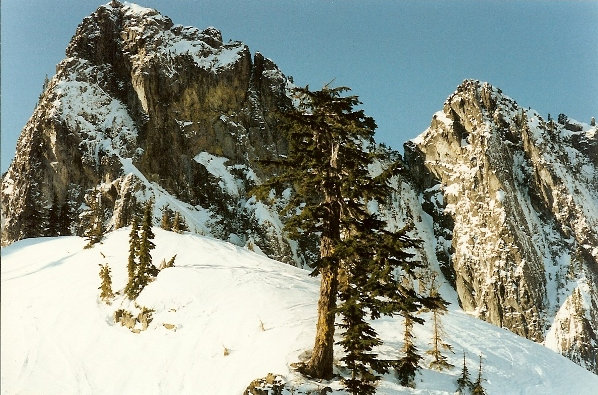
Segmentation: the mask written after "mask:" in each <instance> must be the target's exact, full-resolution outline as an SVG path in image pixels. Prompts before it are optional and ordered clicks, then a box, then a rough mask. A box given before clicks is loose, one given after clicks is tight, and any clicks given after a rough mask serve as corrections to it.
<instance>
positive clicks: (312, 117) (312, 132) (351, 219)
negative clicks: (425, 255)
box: [257, 86, 421, 393]
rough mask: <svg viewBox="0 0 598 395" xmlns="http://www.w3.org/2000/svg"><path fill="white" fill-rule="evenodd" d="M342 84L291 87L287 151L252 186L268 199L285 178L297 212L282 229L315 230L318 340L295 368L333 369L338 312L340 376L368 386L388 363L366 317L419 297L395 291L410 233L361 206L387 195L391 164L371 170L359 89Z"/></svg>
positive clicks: (370, 128)
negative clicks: (343, 367)
mask: <svg viewBox="0 0 598 395" xmlns="http://www.w3.org/2000/svg"><path fill="white" fill-rule="evenodd" d="M346 91H348V88H344V87H341V88H329V87H328V86H325V87H324V88H323V89H322V90H320V91H316V92H312V91H310V90H309V88H308V87H306V88H298V89H296V91H295V93H296V97H297V98H298V100H299V105H298V107H296V108H293V109H291V110H289V111H288V112H287V113H286V114H285V119H286V120H287V122H288V126H289V128H288V130H289V152H288V156H286V157H284V158H280V159H279V160H274V161H270V162H269V163H271V164H273V165H276V166H278V167H277V169H278V170H279V174H278V175H277V176H276V177H273V178H272V179H270V180H268V181H267V182H266V183H264V184H263V185H262V186H260V187H259V188H258V189H257V193H258V197H259V198H261V199H267V198H268V196H269V195H270V192H271V190H272V189H274V190H275V191H276V192H278V193H280V192H282V191H283V190H284V189H286V188H288V187H291V188H292V189H293V192H294V193H293V194H292V195H291V199H290V201H289V204H288V205H287V207H286V212H290V213H293V214H294V215H292V216H291V217H290V219H289V220H288V221H287V222H286V224H285V230H286V231H287V232H288V234H289V235H290V236H291V237H294V238H299V237H300V236H301V235H304V234H319V235H320V255H319V259H317V260H316V261H315V262H313V268H314V271H313V274H314V275H316V274H320V275H321V283H320V299H319V302H318V320H317V327H316V339H315V342H314V348H313V351H312V354H311V357H310V359H309V361H307V362H306V363H305V364H304V365H303V366H301V368H300V370H301V371H302V372H303V373H305V374H306V375H308V376H312V377H317V378H324V379H329V378H331V377H332V370H333V358H332V357H333V337H334V325H335V314H336V313H340V314H341V315H342V317H343V320H342V323H341V324H340V327H341V329H343V340H342V341H341V342H340V344H341V345H342V346H343V347H344V348H345V350H346V351H347V356H346V357H345V358H344V362H345V363H346V364H347V366H348V367H349V369H350V370H351V375H352V377H351V379H347V380H345V385H346V386H347V389H349V390H350V391H351V392H353V393H373V391H375V382H376V381H377V380H378V378H379V377H378V376H376V374H375V373H383V372H385V371H386V366H385V365H384V364H382V363H380V362H379V361H377V358H376V357H377V356H376V354H375V353H374V352H373V351H372V350H373V348H374V347H375V346H376V345H378V344H380V340H379V339H378V337H377V334H376V332H375V331H374V330H373V329H372V327H371V326H370V324H369V323H368V322H367V320H366V316H367V315H368V314H369V315H370V318H374V319H375V318H378V317H379V316H380V315H381V314H389V315H393V314H396V313H398V312H399V311H403V310H405V311H412V310H415V309H417V307H418V306H420V305H421V301H420V300H419V299H418V298H417V297H416V298H414V299H412V300H411V301H409V302H408V303H406V302H405V301H404V300H402V298H403V295H402V294H401V292H400V291H401V289H400V288H399V286H398V285H399V284H398V279H397V278H398V277H397V274H396V269H397V268H401V269H402V270H403V271H404V272H406V273H411V272H412V270H413V267H415V266H417V263H415V262H411V261H410V258H411V257H412V256H411V255H410V254H408V253H406V252H405V249H406V248H407V247H413V246H414V245H415V242H414V241H413V240H411V239H410V238H409V237H408V236H407V229H403V230H402V231H401V232H399V234H396V233H393V232H390V231H388V230H386V229H385V227H386V224H385V223H384V222H383V221H382V220H380V219H379V218H378V217H377V215H376V214H375V213H372V212H370V210H368V205H369V203H371V202H372V201H377V202H378V203H384V202H385V201H386V199H387V198H388V196H389V194H390V193H389V192H390V190H389V187H388V185H387V180H388V178H389V177H390V176H391V175H392V174H394V172H395V171H396V170H397V166H395V165H393V166H389V168H388V169H387V170H386V171H384V172H383V173H382V174H381V175H379V176H378V177H372V176H371V175H370V172H369V166H370V165H371V164H372V162H373V160H374V159H375V157H376V152H375V148H374V147H375V144H374V140H373V135H374V129H375V128H376V124H375V122H374V120H373V119H372V118H370V117H367V116H365V115H364V112H363V111H362V110H354V107H355V106H356V105H358V104H360V102H359V100H358V99H357V97H356V96H346V97H343V96H341V95H342V94H343V93H344V92H346ZM340 272H342V273H343V283H342V284H341V286H340V289H339V273H340ZM339 295H340V305H339V306H337V296H339ZM410 296H411V295H410Z"/></svg>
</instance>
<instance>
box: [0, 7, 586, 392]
mask: <svg viewBox="0 0 598 395" xmlns="http://www.w3.org/2000/svg"><path fill="white" fill-rule="evenodd" d="M295 88H296V87H295V85H294V83H293V80H292V78H291V77H287V76H286V75H285V74H283V73H282V72H281V71H280V70H279V69H278V67H277V66H276V64H275V63H274V62H273V61H272V60H270V59H268V58H266V57H264V56H263V55H262V54H260V53H253V54H252V53H251V51H250V50H249V48H248V47H247V46H246V45H244V44H243V43H241V42H238V41H229V42H223V40H222V34H221V33H220V31H218V30H217V29H216V28H213V27H208V28H206V29H204V30H200V29H197V28H193V27H185V26H181V25H176V24H174V23H173V21H171V20H170V19H169V18H168V17H166V16H163V15H161V14H160V13H159V12H158V11H156V10H153V9H149V8H144V7H140V6H137V5H134V4H130V3H124V4H123V3H120V2H118V1H112V2H111V3H109V4H106V5H103V6H101V7H99V8H98V9H97V10H96V11H95V12H94V13H93V14H92V15H90V16H89V17H86V18H85V19H84V20H83V21H82V22H81V24H80V25H79V26H78V28H77V30H76V33H75V35H74V36H73V38H72V40H71V42H70V44H69V45H68V47H67V49H66V57H65V59H64V60H63V61H61V62H60V63H59V64H58V65H57V67H56V75H54V76H53V78H51V79H50V80H49V81H48V83H47V84H46V85H45V86H44V91H43V92H42V94H41V96H40V100H39V103H38V105H37V107H36V109H35V110H34V112H33V115H32V116H31V118H30V119H29V121H28V122H27V124H26V125H25V127H24V129H23V131H22V133H21V136H20V138H19V141H18V143H17V154H16V156H15V158H14V160H13V162H12V164H11V166H10V168H9V169H8V171H7V172H6V173H5V174H3V176H2V189H1V203H2V246H3V248H2V322H3V325H2V348H3V351H2V366H3V369H2V387H3V390H2V391H3V393H31V392H34V393H35V392H39V391H42V390H44V391H47V392H48V393H117V392H122V391H124V392H128V393H135V392H143V393H202V392H204V393H205V391H208V390H209V391H211V392H210V393H223V394H229V393H239V392H241V391H243V390H244V389H245V388H246V387H247V386H248V385H249V383H250V382H251V381H252V380H253V379H256V378H259V377H264V376H266V374H268V373H274V374H280V375H282V376H280V377H281V378H280V380H283V381H285V382H286V383H291V384H289V385H290V387H289V388H295V389H297V390H301V391H306V392H307V391H311V390H314V389H316V388H317V386H318V385H319V384H317V383H316V382H310V381H309V380H306V379H302V378H301V377H300V376H299V375H298V374H297V373H295V372H294V371H293V370H292V369H291V368H290V367H289V365H290V364H291V363H293V362H296V361H298V360H299V359H301V358H302V353H303V352H304V351H306V350H308V348H309V346H310V344H309V343H310V342H311V341H312V340H313V330H314V326H315V321H316V317H315V312H316V310H315V306H316V304H317V298H316V296H317V286H316V283H317V281H316V280H314V279H313V278H310V277H309V271H306V270H305V269H308V268H309V267H310V266H311V265H312V263H313V261H314V257H315V256H316V255H317V253H318V237H319V236H320V235H318V234H306V233H301V232H295V233H293V235H290V233H289V232H287V231H285V229H284V224H285V223H288V221H289V217H290V215H291V214H292V213H289V212H288V211H285V210H284V207H285V206H286V203H288V202H289V201H291V200H292V199H293V196H292V195H291V194H292V193H291V192H290V189H289V190H287V191H284V192H283V193H282V194H281V196H278V197H276V196H275V194H274V193H272V194H271V196H270V197H271V199H266V200H258V199H256V197H255V196H254V193H255V190H256V188H257V187H258V186H259V185H263V184H264V183H265V182H266V181H267V180H268V179H270V178H271V177H272V176H275V175H277V174H278V170H279V169H277V168H276V166H269V165H268V164H271V163H276V161H277V160H280V159H281V158H282V159H284V158H286V157H287V155H288V154H289V150H290V140H289V135H288V133H289V132H288V127H287V126H288V125H286V123H285V120H284V119H283V117H282V116H281V114H283V113H285V112H287V111H288V110H289V109H292V108H296V106H297V105H298V102H297V98H296V97H295V95H294V92H295ZM404 148H405V153H404V155H401V154H400V153H398V152H395V151H393V150H391V149H388V148H386V147H384V146H383V145H380V146H378V147H377V159H376V161H375V163H373V164H371V166H370V167H369V172H370V174H371V176H372V177H375V176H377V175H380V174H382V173H384V172H385V171H386V170H389V169H399V170H398V171H396V172H394V173H393V175H392V177H391V178H390V179H389V185H390V187H391V188H390V191H389V193H388V197H387V202H386V204H384V205H380V207H376V208H374V207H373V206H372V210H379V211H380V215H381V217H382V218H383V219H384V221H385V223H386V224H387V228H388V229H401V228H403V227H404V226H407V228H408V229H409V236H410V237H412V238H413V239H418V240H420V241H421V243H420V244H419V245H418V246H417V248H415V249H413V250H412V253H413V254H414V257H415V259H416V260H417V261H419V262H422V263H423V268H422V269H421V270H419V271H418V276H420V278H422V279H423V278H430V277H434V276H436V277H437V283H439V284H440V286H439V292H440V294H441V295H442V297H443V298H444V299H445V300H446V301H448V302H449V303H450V305H449V307H448V309H449V311H448V313H447V315H446V316H445V320H446V323H445V330H446V332H447V341H448V343H449V344H452V347H453V349H454V351H455V354H450V357H449V360H450V361H451V363H452V365H455V366H456V367H455V368H453V370H450V371H448V373H447V372H446V371H445V372H444V373H440V372H436V371H434V370H432V369H427V368H426V369H423V370H422V372H421V374H420V375H419V376H418V378H417V385H416V388H417V389H416V390H414V389H410V388H405V387H402V386H400V385H399V384H398V382H397V380H396V379H395V378H394V377H393V376H392V375H391V374H387V375H384V377H383V378H382V381H381V382H380V385H379V386H378V390H379V392H380V393H389V394H390V393H400V392H402V391H404V392H405V393H417V391H418V390H419V388H425V389H427V390H430V391H440V392H438V393H453V392H454V390H455V388H454V385H453V383H454V381H455V380H456V378H457V376H458V374H459V368H460V367H461V366H462V364H463V353H464V352H465V354H466V360H467V362H468V365H470V370H471V371H472V373H475V372H477V364H478V363H479V359H478V356H479V355H480V354H482V356H483V358H484V363H485V364H486V365H485V366H484V369H485V370H483V372H485V374H486V376H485V380H486V384H485V387H486V388H487V390H488V392H489V393H504V392H505V388H506V389H507V390H506V391H507V392H522V393H550V392H551V391H552V392H553V393H564V392H568V393H580V394H581V393H590V392H591V389H592V388H596V387H597V386H598V383H597V381H598V376H596V375H598V136H597V127H596V125H595V123H594V122H592V124H591V125H589V124H585V123H581V122H578V121H575V120H572V119H568V117H567V116H566V115H564V114H561V115H559V116H558V120H557V121H554V120H552V119H550V116H548V117H547V118H546V119H545V118H544V117H543V116H542V115H540V114H539V113H538V112H537V111H534V110H532V109H529V108H522V107H521V106H519V105H518V104H517V102H516V101H515V100H513V99H511V98H509V97H508V96H506V95H505V94H503V93H502V91H501V90H500V89H498V88H496V87H493V86H492V85H490V84H489V83H485V82H480V81H475V80H466V81H464V82H463V83H462V84H461V85H460V86H459V87H457V90H456V91H455V92H454V93H453V94H452V95H450V96H449V97H448V99H447V100H446V102H445V104H444V107H443V108H442V110H440V111H439V112H437V113H436V114H434V115H433V117H432V121H431V124H430V127H429V128H428V129H427V130H425V131H424V132H423V133H421V134H420V135H419V136H418V137H416V138H415V139H413V140H411V141H408V142H406V143H405V146H404ZM148 201H152V202H153V206H149V205H147V204H146V202H148ZM143 207H151V210H152V211H151V214H150V217H151V219H153V222H154V224H159V223H162V225H163V226H162V227H165V228H168V229H172V228H173V224H174V223H176V230H177V231H180V232H185V233H184V234H182V235H181V234H177V233H174V232H165V231H164V232H163V231H160V230H158V229H156V235H157V238H156V241H155V244H156V246H157V248H156V250H155V251H154V252H152V256H153V257H154V260H155V261H157V260H158V259H162V258H164V259H165V260H168V259H170V258H171V257H173V256H174V255H176V256H177V258H176V260H174V267H168V268H165V269H162V270H163V271H161V272H160V274H159V275H157V277H156V281H155V282H153V283H150V284H149V285H148V286H147V287H146V288H145V289H144V290H143V291H141V293H140V294H139V298H138V299H137V300H138V301H139V303H142V304H143V306H144V307H146V308H148V309H151V310H152V311H153V313H152V314H153V319H151V320H149V321H150V322H148V319H147V314H146V313H147V311H149V310H147V311H145V312H144V310H143V309H142V306H141V305H139V306H132V305H129V304H127V303H128V302H129V301H126V300H124V298H123V297H122V293H120V294H119V292H121V291H124V290H125V288H126V275H127V273H126V267H127V262H126V260H127V258H126V253H127V249H128V247H127V243H126V241H127V234H128V232H129V231H130V230H131V227H130V226H131V223H132V220H133V218H134V217H137V216H138V215H139V214H140V213H141V212H142V211H143ZM95 231H98V232H100V231H101V232H100V233H102V234H103V233H108V232H111V233H109V234H108V235H107V236H106V238H105V240H104V241H103V242H102V243H99V244H95V245H93V246H92V247H91V248H87V249H85V248H83V246H84V242H83V241H82V239H81V237H82V236H86V237H91V236H90V233H93V232H95ZM48 236H49V237H51V238H46V239H40V237H48ZM57 236H60V237H57ZM76 236H79V237H76ZM24 239H28V240H24ZM166 246H167V247H166ZM121 252H122V253H121ZM102 264H108V266H109V268H110V270H111V271H112V275H113V284H114V286H113V289H114V291H115V292H116V299H115V300H114V302H113V304H112V306H107V305H105V304H102V303H101V300H100V298H99V296H98V295H99V293H98V289H97V286H98V285H99V279H98V276H97V273H98V265H102ZM293 266H295V267H293ZM105 273H107V272H105ZM423 282H424V280H421V281H419V283H423ZM117 306H124V307H123V308H133V309H138V310H139V311H138V313H139V314H140V317H141V316H143V315H144V314H145V317H146V318H144V319H143V320H145V324H141V325H142V326H143V328H142V329H143V330H140V331H138V332H139V333H131V330H129V329H131V328H133V329H135V326H134V325H133V326H131V328H129V329H127V328H123V327H121V326H120V325H115V324H114V319H113V313H115V311H116V310H117ZM422 317H423V318H425V319H426V321H427V322H428V321H430V318H431V313H429V312H427V313H423V315H422ZM478 319H480V320H483V321H486V322H487V323H489V324H493V325H489V324H487V323H484V322H481V321H479V320H478ZM143 320H141V321H143ZM20 322H23V324H22V325H23V328H25V329H24V330H25V331H24V332H23V328H21V326H20V324H19V323H20ZM123 322H124V321H123ZM134 322H135V321H134V320H133V323H134ZM401 322H402V319H400V318H388V317H387V318H383V319H381V320H376V323H375V327H376V328H377V330H378V332H379V333H380V335H381V337H382V338H383V339H384V345H383V346H381V351H380V354H381V355H383V356H386V357H388V358H392V352H393V349H394V350H399V349H400V347H401V343H402V341H403V340H402V337H401V335H400V334H399V332H400V331H401V329H400V328H401V325H402V324H401ZM259 328H261V329H259ZM501 328H503V329H501ZM505 329H506V330H508V331H510V332H512V333H510V332H508V331H506V330H505ZM262 332H263V333H262ZM416 332H417V333H418V336H417V338H418V340H417V342H418V343H417V347H418V348H420V349H425V348H426V347H427V346H426V344H427V340H421V339H427V338H429V336H430V328H429V327H428V323H426V324H425V325H423V326H421V325H416ZM420 335H421V336H420ZM516 335H519V336H516ZM523 338H525V339H523ZM526 339H528V340H526ZM96 340H98V342H96ZM529 340H531V341H533V342H535V343H539V344H534V343H533V342H530V341H529ZM540 344H541V345H543V346H545V347H542V346H540ZM501 347H502V348H501ZM546 348H548V349H550V350H552V351H550V350H547V349H546ZM227 351H228V354H227V353H226V352H227ZM553 351H554V352H553ZM555 352H556V353H555ZM557 353H560V354H562V355H563V356H565V357H566V358H568V359H570V360H571V361H573V362H574V363H575V364H577V365H580V366H581V367H583V368H585V369H586V370H584V369H582V368H580V367H579V366H576V365H575V364H572V363H571V362H570V361H567V360H566V359H565V358H563V357H561V356H559V355H558V354H557ZM224 354H226V355H224ZM158 356H159V357H158ZM395 357H396V356H395ZM335 358H338V359H340V358H342V355H337V354H335ZM94 366H102V367H108V368H107V369H106V370H102V369H103V368H102V369H99V368H98V369H96V368H94ZM426 366H427V365H426ZM121 367H127V369H129V370H125V369H121ZM474 368H476V370H475V371H474V370H473V369H474ZM131 369H132V370H131ZM100 370H102V371H100ZM588 371H589V372H588ZM200 372H201V374H200ZM335 372H336V374H343V371H342V368H338V369H336V371H335ZM590 372H592V373H590ZM172 375H175V376H176V377H174V376H172ZM57 376H60V377H63V378H64V381H63V382H56V380H55V378H56V377H57ZM272 377H274V376H272ZM115 378H116V379H115ZM113 379H114V381H113ZM127 380H128V381H127ZM272 380H274V379H272ZM293 380H295V381H293ZM302 380H303V381H302ZM50 381H51V382H52V383H53V384H52V385H53V386H54V387H47V386H46V385H47V383H48V382H50ZM274 381H276V380H274ZM173 382H176V386H175V387H173V386H172V385H173V384H172V383H173ZM107 383H112V384H110V385H112V386H113V387H110V386H109V385H108V384H107ZM271 384H272V383H271ZM325 386H330V387H331V388H332V389H333V390H335V391H336V390H339V388H340V387H339V386H340V384H339V383H338V380H336V379H334V380H333V381H331V382H329V383H328V384H326V385H322V388H323V387H325ZM509 389H511V390H512V391H510V390H509ZM256 393H257V392H256Z"/></svg>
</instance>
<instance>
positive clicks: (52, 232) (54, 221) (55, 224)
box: [46, 195, 60, 236]
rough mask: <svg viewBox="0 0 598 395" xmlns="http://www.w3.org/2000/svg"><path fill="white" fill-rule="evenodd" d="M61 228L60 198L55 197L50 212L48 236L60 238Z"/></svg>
mask: <svg viewBox="0 0 598 395" xmlns="http://www.w3.org/2000/svg"><path fill="white" fill-rule="evenodd" d="M59 227H60V208H59V207H58V198H57V197H56V195H54V198H53V199H52V206H51V207H50V210H49V212H48V228H47V232H46V235H47V236H58V235H60V232H59Z"/></svg>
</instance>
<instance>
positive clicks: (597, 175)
mask: <svg viewBox="0 0 598 395" xmlns="http://www.w3.org/2000/svg"><path fill="white" fill-rule="evenodd" d="M597 137H598V136H596V127H592V128H590V127H589V126H587V125H586V126H585V127H583V126H582V125H578V126H575V125H574V124H568V125H560V124H556V123H554V122H545V121H544V120H543V119H542V118H541V117H540V115H539V114H538V113H536V112H534V111H531V110H530V111H528V110H525V109H522V108H520V107H518V106H517V104H516V103H515V102H514V101H513V100H511V99H509V98H507V97H505V96H504V95H502V94H501V92H500V91H499V90H497V89H495V88H493V87H492V86H490V85H489V84H481V83H479V82H477V81H466V82H464V83H463V84H462V85H461V86H460V87H459V89H458V90H457V91H456V92H455V93H454V94H453V95H452V96H451V97H449V99H448V100H447V101H446V103H445V105H444V109H443V111H441V112H438V113H436V114H435V115H434V118H433V120H432V123H431V126H430V128H429V129H428V130H426V131H425V132H424V133H423V134H422V135H420V136H419V137H418V138H416V139H414V140H412V141H411V142H409V143H407V144H406V145H405V151H406V152H405V160H406V162H407V164H408V165H409V167H410V170H411V173H412V175H413V178H414V181H415V182H414V183H415V184H417V185H420V188H421V193H422V196H423V200H424V203H423V207H424V208H425V209H426V210H427V211H428V213H429V214H430V215H432V216H433V217H434V220H435V221H434V222H435V224H434V226H435V229H434V230H435V234H436V237H437V239H438V241H439V242H438V243H437V250H436V252H437V257H438V260H439V261H440V263H441V267H444V268H445V271H446V272H448V273H449V276H448V277H449V278H451V279H452V280H453V282H454V284H455V287H456V290H457V292H458V295H459V299H460V302H461V304H462V306H463V308H464V309H465V310H466V311H471V312H475V313H476V314H477V315H478V316H479V317H481V318H483V319H485V320H486V321H489V322H491V323H494V324H496V325H499V326H502V327H505V328H508V329H510V330H511V331H513V332H515V333H517V334H520V335H522V336H525V337H527V338H529V339H532V340H534V341H538V342H541V341H544V340H545V339H547V334H550V335H549V336H548V340H547V341H546V344H547V346H549V347H551V348H553V349H555V350H558V351H560V352H562V353H563V354H564V355H567V356H569V357H570V358H571V359H573V360H576V361H577V362H579V363H580V364H582V365H583V366H586V367H587V368H588V369H590V370H593V371H595V372H598V365H597V364H596V353H597V351H598V342H597V339H596V333H598V310H597V308H596V306H598V276H597V272H598V248H597V246H598V169H597V168H596V165H597V163H598V162H597V160H598V140H597ZM451 271H452V273H451ZM576 292H577V293H580V294H579V295H580V296H579V298H578V299H579V300H581V303H578V306H579V309H578V311H577V313H576V314H573V315H572V314H567V313H566V311H568V310H571V309H570V307H568V306H569V305H570V304H571V301H570V299H571V298H572V297H573V296H572V295H573V294H574V293H576ZM561 310H563V312H561ZM565 326H566V327H567V328H569V326H571V327H575V328H576V330H575V339H574V340H571V339H569V338H565V337H563V336H562V335H561V336H558V335H556V333H557V332H564V333H570V331H569V330H568V329H564V328H565Z"/></svg>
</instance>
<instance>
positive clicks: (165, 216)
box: [160, 206, 172, 230]
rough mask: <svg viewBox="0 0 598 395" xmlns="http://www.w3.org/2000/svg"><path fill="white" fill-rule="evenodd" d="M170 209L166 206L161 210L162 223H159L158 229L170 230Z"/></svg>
mask: <svg viewBox="0 0 598 395" xmlns="http://www.w3.org/2000/svg"><path fill="white" fill-rule="evenodd" d="M170 214H171V212H170V209H169V208H168V206H164V207H163V208H162V221H160V227H161V228H162V229H164V230H172V223H171V221H170Z"/></svg>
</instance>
